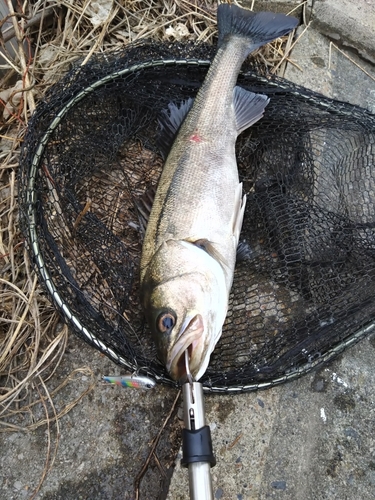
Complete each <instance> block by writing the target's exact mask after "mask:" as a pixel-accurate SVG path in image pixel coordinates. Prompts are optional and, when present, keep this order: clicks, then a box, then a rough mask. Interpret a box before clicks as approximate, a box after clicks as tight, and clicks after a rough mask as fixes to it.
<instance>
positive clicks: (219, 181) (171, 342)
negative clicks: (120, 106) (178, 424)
mask: <svg viewBox="0 0 375 500" xmlns="http://www.w3.org/2000/svg"><path fill="white" fill-rule="evenodd" d="M217 22H218V49H217V52H216V55H215V57H214V59H213V61H212V63H211V65H210V68H209V70H208V72H207V75H206V78H205V80H204V82H203V83H202V86H201V88H200V89H199V91H198V93H197V95H196V97H195V99H194V100H189V101H184V102H183V103H180V104H179V103H170V104H169V106H168V110H167V111H166V112H165V113H164V116H163V117H162V118H161V123H162V134H163V133H164V134H165V137H164V139H165V140H164V143H165V144H167V143H168V142H169V141H170V140H171V139H172V140H173V139H174V140H173V143H172V146H171V148H170V151H169V153H168V154H167V157H166V160H165V163H164V166H163V170H162V173H161V176H160V179H159V182H158V185H157V188H156V192H155V196H154V201H153V204H152V208H151V212H150V214H149V218H148V222H147V227H146V231H145V235H144V240H143V245H142V254H141V261H140V300H141V304H142V307H143V310H144V314H145V317H146V320H147V323H148V325H149V328H150V330H151V334H152V337H153V339H154V342H155V345H156V349H157V355H158V357H159V359H160V360H161V361H162V362H163V363H164V365H165V367H166V369H167V371H168V373H169V375H170V376H171V378H172V379H174V380H176V381H182V380H183V379H184V377H186V363H185V351H187V352H188V363H189V369H190V372H191V375H192V376H193V377H194V379H195V380H199V379H200V378H201V377H202V376H203V374H204V373H205V371H206V370H207V367H208V364H209V359H210V356H211V354H212V352H213V350H214V348H215V345H216V343H217V342H218V340H219V338H220V336H221V332H222V327H223V324H224V321H225V318H226V315H227V310H228V300H229V293H230V289H231V287H232V283H233V276H234V268H235V263H236V250H237V246H238V242H239V238H240V232H241V227H242V221H243V217H244V211H245V204H246V195H244V194H243V193H242V184H241V183H240V182H239V176H238V169H237V162H236V155H235V143H236V139H237V136H238V135H239V134H240V133H241V132H242V131H243V130H245V129H247V128H248V127H250V126H251V125H253V124H254V123H256V122H257V121H258V120H260V119H261V118H262V116H263V114H264V110H265V107H266V106H267V104H268V102H269V99H268V97H267V96H265V95H262V94H255V93H252V92H249V91H247V90H245V89H243V88H241V87H239V86H237V85H236V82H237V77H238V74H239V72H240V69H241V66H242V63H243V61H244V60H245V58H246V57H247V56H248V54H250V53H251V52H253V51H255V50H256V49H257V48H259V47H260V46H262V45H264V44H266V43H268V42H270V41H272V40H273V39H275V38H278V37H280V36H283V35H285V34H287V33H289V32H290V31H291V30H292V29H293V28H295V27H296V25H297V24H298V21H297V19H295V18H293V17H290V16H286V15H284V14H274V13H271V12H259V13H254V12H252V11H249V10H246V9H243V8H240V7H238V6H236V5H233V4H220V5H219V7H218V11H217Z"/></svg>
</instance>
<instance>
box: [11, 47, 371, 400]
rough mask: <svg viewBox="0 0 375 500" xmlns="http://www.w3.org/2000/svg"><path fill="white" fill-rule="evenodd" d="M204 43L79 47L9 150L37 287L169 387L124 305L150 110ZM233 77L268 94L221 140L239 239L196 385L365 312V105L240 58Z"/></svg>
mask: <svg viewBox="0 0 375 500" xmlns="http://www.w3.org/2000/svg"><path fill="white" fill-rule="evenodd" d="M213 53H214V49H213V48H212V47H209V46H205V45H200V46H196V45H192V44H185V45H182V44H172V45H171V44H161V43H156V42H151V41H143V42H140V43H137V44H134V45H131V46H129V47H127V48H125V49H124V50H123V51H121V52H117V53H114V54H105V55H97V56H94V57H93V58H92V59H91V60H90V62H89V63H88V64H86V65H84V66H75V67H74V68H73V69H72V70H71V71H70V72H69V73H68V74H67V75H66V77H65V78H63V80H62V81H61V82H59V83H58V84H57V85H55V86H54V87H53V88H52V89H51V90H50V91H49V92H48V93H47V94H46V96H45V98H44V100H43V102H41V103H40V105H39V106H38V108H37V110H36V112H35V114H34V115H33V117H32V119H31V121H30V123H29V127H28V132H27V135H26V137H25V141H24V145H23V149H22V153H21V161H20V175H19V201H20V207H21V226H22V229H23V232H24V234H25V238H26V241H27V244H28V248H29V252H30V255H31V259H32V262H33V264H34V267H35V269H36V271H37V273H38V275H39V278H40V281H41V283H42V284H43V286H44V288H45V290H46V292H47V294H48V296H49V297H50V299H51V300H52V302H53V303H54V305H55V306H56V307H57V309H58V310H59V311H60V313H61V315H62V317H63V318H64V319H65V321H67V322H68V324H69V325H70V326H71V327H72V328H73V330H74V331H75V332H76V333H77V334H78V335H79V336H80V337H81V338H82V339H83V340H85V341H86V342H88V343H89V344H90V345H92V346H93V347H94V348H96V349H99V350H100V351H102V352H103V353H105V354H106V355H107V356H109V357H110V358H111V359H112V360H113V361H114V362H115V363H118V364H120V365H122V366H124V367H125V368H126V369H127V370H130V371H132V372H133V371H136V372H138V373H140V374H144V375H148V376H151V377H153V378H155V379H156V380H157V381H159V382H163V383H166V384H169V385H177V384H176V383H175V382H174V381H172V380H171V379H170V377H169V376H168V374H167V372H166V370H165V368H164V366H163V365H162V364H161V363H160V362H159V361H158V359H157V357H156V351H155V348H154V345H153V343H152V340H151V337H150V333H149V331H148V327H147V324H146V323H145V321H144V317H143V314H142V311H141V308H140V305H139V298H138V265H139V258H140V252H141V245H142V232H141V231H140V229H139V220H140V218H141V214H140V213H139V209H138V208H137V207H138V206H139V204H138V203H137V201H138V200H139V199H140V198H141V197H142V196H144V194H145V192H147V191H148V190H149V189H150V187H154V186H155V184H156V183H157V179H158V176H159V175H160V171H161V168H162V158H161V155H160V150H159V149H160V148H159V145H158V144H159V143H158V133H159V128H158V118H159V117H160V113H161V112H162V110H163V109H165V108H166V107H167V106H168V104H169V102H171V101H174V102H180V101H183V100H185V99H186V98H188V97H194V95H195V94H196V92H197V91H198V89H199V87H200V85H201V83H202V81H203V79H204V77H205V74H206V72H207V69H208V66H209V63H210V60H211V58H212V57H213ZM238 84H239V85H241V86H243V87H244V88H245V89H248V90H251V91H253V92H260V93H264V94H267V95H268V96H269V97H270V103H269V105H268V106H267V108H266V112H265V115H264V118H263V119H262V120H261V121H259V122H258V123H257V124H256V125H254V126H253V127H251V128H250V129H249V130H247V131H245V132H244V133H243V134H242V135H241V136H240V137H239V139H238V142H237V146H236V150H237V151H236V152H237V159H238V168H239V174H240V179H241V181H242V182H243V185H244V190H245V192H246V193H247V197H248V200H247V207H246V214H245V220H244V225H243V230H242V233H241V239H243V240H245V241H246V243H247V244H248V245H249V248H250V252H249V255H248V258H247V259H245V260H243V261H241V262H239V263H238V264H237V266H236V271H235V279H234V284H233V289H232V293H231V296H230V302H229V312H228V316H227V320H226V322H225V325H224V328H223V334H222V337H221V339H220V341H219V343H218V344H217V346H216V348H215V351H214V353H213V354H212V356H211V361H210V365H209V367H208V370H207V372H206V374H205V375H204V376H203V378H202V380H201V381H202V383H203V385H204V389H205V390H206V391H211V392H241V391H250V390H256V389H260V388H268V387H271V386H273V385H276V384H279V383H282V382H285V381H287V380H290V379H292V378H295V377H298V376H300V375H302V374H304V373H307V372H308V371H309V370H311V369H312V368H314V367H315V366H318V365H319V364H321V363H323V362H326V361H328V360H330V359H332V358H333V357H335V356H336V355H337V354H339V353H340V352H342V351H343V350H344V349H345V348H346V347H348V346H350V345H352V344H354V343H355V342H356V341H358V340H359V339H360V338H362V337H363V336H364V335H366V334H368V333H370V332H371V331H373V329H374V325H375V323H374V319H375V298H374V297H375V293H374V292H375V281H374V273H375V208H374V206H373V203H372V201H371V200H373V199H374V197H375V172H374V171H373V165H374V163H375V162H374V160H375V134H374V131H375V116H374V115H372V114H371V113H369V112H368V111H366V110H364V109H362V108H360V107H357V106H353V105H350V104H348V103H344V102H339V101H335V100H333V99H329V98H326V97H324V96H322V95H320V94H317V93H314V92H312V91H310V90H307V89H305V88H302V87H299V86H297V85H295V84H292V83H290V82H288V81H286V80H284V79H281V78H277V77H269V76H262V75H259V74H257V73H256V72H255V71H254V68H253V67H252V66H251V62H248V63H246V64H245V65H244V67H243V70H242V72H241V74H240V76H239V79H238Z"/></svg>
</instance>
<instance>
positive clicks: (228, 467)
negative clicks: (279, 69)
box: [0, 0, 375, 500]
mask: <svg viewBox="0 0 375 500" xmlns="http://www.w3.org/2000/svg"><path fill="white" fill-rule="evenodd" d="M262 3H263V4H264V3H267V7H271V6H272V8H275V10H281V7H282V5H281V4H285V5H294V6H296V5H297V4H299V2H294V1H291V0H289V1H288V0H287V1H285V2H282V1H281V0H279V1H278V2H277V1H275V2H273V1H267V2H265V1H264V2H261V1H259V2H255V4H256V7H257V8H258V10H260V8H261V4H262ZM338 3H342V2H337V1H335V0H326V1H325V2H323V1H317V2H315V7H319V8H322V9H323V7H324V8H328V7H329V6H332V8H333V7H335V6H336V5H337V4H338ZM345 3H346V2H345ZM351 3H354V2H351ZM355 3H356V5H357V6H358V5H361V6H362V7H363V9H365V8H367V7H366V6H367V5H368V11H364V14H365V16H364V17H365V18H369V17H370V15H373V5H374V4H373V2H366V1H364V0H363V1H362V0H360V1H357V2H355ZM275 4H278V6H277V7H274V5H275ZM323 4H324V5H323ZM285 5H284V7H285ZM359 10H362V9H357V11H359ZM317 12H319V10H317ZM321 12H323V10H322V11H321ZM362 13H363V12H362ZM322 15H323V14H322ZM324 16H325V19H326V20H325V22H326V24H328V25H329V23H330V22H331V19H333V16H331V15H330V14H329V13H328V14H327V13H326V14H324ZM356 20H358V18H356ZM332 22H333V21H332ZM358 22H359V24H358V25H357V24H355V22H354V20H353V25H352V26H357V27H356V30H357V33H358V37H357V36H356V37H354V38H355V40H354V42H355V41H356V40H360V36H359V34H360V33H361V32H362V31H365V30H368V28H367V25H366V24H361V23H362V22H363V21H361V20H358ZM312 26H314V24H313V25H312ZM358 26H359V27H358ZM362 26H363V29H362ZM372 26H373V27H374V26H375V23H373V24H372ZM333 28H334V30H335V33H339V34H340V37H341V38H340V40H341V41H343V40H344V39H346V35H345V34H344V32H343V33H342V36H341V32H340V26H336V25H335V26H332V29H333ZM319 30H322V28H321V25H320V24H319V23H316V24H315V28H314V27H311V28H310V29H309V30H308V31H307V32H306V33H305V34H304V35H303V37H302V38H301V40H300V42H299V43H298V44H297V46H296V48H295V50H294V53H293V57H292V58H293V60H294V61H295V62H296V63H297V64H298V68H301V69H302V70H303V71H301V70H300V69H298V68H297V67H294V66H292V65H289V67H288V72H287V75H286V77H287V78H289V79H290V80H293V81H295V82H297V83H300V84H302V85H305V86H306V87H309V88H312V89H313V90H317V91H320V92H322V93H323V94H325V95H328V96H333V97H335V98H337V99H342V100H347V101H349V102H352V103H355V104H361V105H363V106H365V107H367V108H368V109H370V110H371V111H374V112H375V81H374V80H372V79H371V78H370V77H369V76H367V75H366V74H365V73H364V72H363V71H361V70H360V69H359V68H358V67H357V66H355V65H354V64H353V63H352V62H350V61H349V60H348V59H346V58H345V57H344V56H343V55H342V54H341V53H340V52H339V51H337V50H336V49H335V48H332V47H331V50H330V44H329V39H328V38H326V36H325V35H324V34H323V35H322V34H321V33H320V31H319ZM349 31H350V30H349ZM372 33H373V30H372ZM336 39H337V37H336ZM354 42H353V43H354ZM361 43H362V42H361ZM364 43H365V42H364ZM366 43H367V42H366ZM358 47H359V46H358ZM368 48H369V49H371V50H372V48H371V47H370V45H368ZM358 50H359V48H358ZM360 50H361V51H362V50H364V49H363V47H362V48H361V49H360ZM351 57H353V58H354V59H355V60H356V61H357V62H358V63H359V64H360V65H362V66H363V67H364V69H365V70H366V71H367V72H368V73H370V74H371V75H372V76H373V77H375V68H374V66H372V65H371V64H369V63H368V62H365V61H363V60H362V59H360V58H358V56H357V54H356V53H353V52H352V53H351ZM329 60H330V67H329V66H328V62H329ZM83 365H88V366H90V367H91V369H92V370H93V372H94V378H95V379H96V380H98V383H97V384H96V386H95V388H94V389H93V391H91V392H90V393H89V395H88V396H86V397H85V398H83V400H82V401H81V402H80V404H79V405H78V406H77V407H75V408H74V409H73V410H72V411H71V412H70V413H68V414H67V415H66V416H65V417H63V418H62V419H61V420H60V436H59V446H58V449H57V454H56V459H55V463H54V465H53V467H52V470H51V471H50V472H49V474H48V475H47V477H46V480H45V482H44V483H43V485H42V488H41V490H40V492H39V493H38V495H37V496H36V498H37V499H42V500H60V499H61V500H73V499H74V500H75V499H82V500H83V499H85V500H89V499H90V500H92V499H102V500H118V499H133V498H134V493H133V481H134V479H135V476H136V475H137V474H138V472H139V471H140V469H141V467H142V465H143V464H144V462H145V459H146V457H147V453H148V449H149V443H150V441H151V440H152V438H153V437H154V436H155V435H156V434H157V432H158V431H159V429H160V428H161V426H162V423H163V421H164V419H165V418H166V416H167V414H168V412H169V410H170V408H171V406H172V403H173V400H174V398H175V396H176V392H175V391H174V390H170V389H167V388H165V387H159V386H158V387H157V388H156V389H154V390H152V391H148V392H138V391H136V390H132V389H129V390H126V389H122V388H119V387H108V386H105V385H103V384H102V383H100V382H99V380H100V376H101V375H102V374H109V373H111V374H120V372H121V370H120V368H119V367H116V366H114V365H113V364H112V363H111V362H110V361H109V360H108V359H106V358H105V357H103V356H102V355H100V354H99V353H98V352H97V351H95V350H93V349H91V348H89V347H88V346H86V345H84V344H83V343H82V342H81V341H79V340H78V339H76V338H75V337H74V336H71V338H70V340H69V345H68V350H67V352H66V354H65V356H64V360H63V362H62V364H61V365H60V367H59V370H58V373H57V375H56V382H55V383H56V385H57V384H58V383H59V380H61V379H62V378H63V377H64V376H66V375H67V373H69V372H70V371H71V370H73V369H75V368H78V367H81V366H83ZM374 367H375V339H374V338H367V339H364V340H363V341H361V342H360V343H359V344H357V345H356V346H355V347H353V348H351V349H349V350H347V351H346V352H345V353H344V354H342V355H341V356H340V357H339V358H338V359H336V360H335V361H334V362H333V363H330V364H329V365H327V366H324V367H323V368H321V369H320V370H318V371H314V372H311V373H310V374H308V375H306V376H304V377H303V378H301V379H299V380H296V381H294V382H290V383H288V384H285V385H283V386H279V387H276V388H273V389H270V390H267V391H263V392H258V393H250V394H243V395H237V396H207V397H206V417H207V422H208V423H209V424H210V426H211V430H212V439H213V446H214V451H215V454H216V457H217V465H216V467H215V468H213V469H212V477H213V485H214V495H215V498H216V499H223V500H224V499H225V500H226V499H236V500H245V499H246V500H250V499H254V500H255V499H267V498H276V499H282V500H287V499H288V500H289V499H294V500H299V499H306V500H310V499H311V500H313V499H314V500H315V499H335V500H336V499H337V500H345V499H348V500H351V499H362V500H367V499H372V498H374V497H375V420H374V419H375V415H374V413H375V370H374ZM87 384H88V380H87V375H79V376H78V377H77V379H76V381H75V383H74V384H70V385H69V386H67V387H66V389H64V391H63V392H62V393H61V394H60V396H59V398H58V399H57V403H56V404H57V405H58V406H59V405H62V404H63V402H64V401H65V400H70V399H71V398H72V396H74V395H75V394H78V392H79V391H80V390H81V389H82V388H83V387H85V386H87ZM51 433H52V434H51V436H52V449H53V446H54V442H55V439H56V437H57V431H56V427H55V426H51ZM179 436H180V423H179V420H178V418H177V415H175V414H174V415H173V417H172V419H171V420H170V421H169V423H168V424H167V426H166V429H165V431H164V432H163V434H162V437H161V442H160V445H159V447H158V448H157V458H158V460H159V462H160V466H159V465H158V464H157V461H156V460H155V459H154V458H153V459H152V460H151V462H150V467H149V468H148V470H147V472H146V474H145V476H144V479H143V481H142V483H141V488H140V492H141V496H140V498H145V499H146V498H147V499H158V498H166V496H167V490H168V484H169V479H170V476H171V474H172V471H173V465H174V463H175V462H176V463H177V465H176V468H175V470H174V473H173V477H172V480H171V484H170V487H169V493H168V496H167V498H168V499H169V500H185V499H188V498H189V495H188V477H187V471H186V470H182V469H181V468H180V465H179V458H180V456H179V455H178V456H177V459H176V455H177V453H178V450H179V446H180V438H179ZM47 445H48V442H47V432H46V428H45V427H43V428H40V429H38V430H37V431H35V432H31V433H27V434H26V433H25V434H24V433H13V434H0V500H11V499H14V500H19V499H25V498H30V497H31V495H32V491H33V489H34V488H35V487H36V486H37V484H38V482H39V480H40V477H41V474H42V472H43V468H44V466H45V460H46V451H47ZM179 454H180V452H179ZM161 470H162V472H161Z"/></svg>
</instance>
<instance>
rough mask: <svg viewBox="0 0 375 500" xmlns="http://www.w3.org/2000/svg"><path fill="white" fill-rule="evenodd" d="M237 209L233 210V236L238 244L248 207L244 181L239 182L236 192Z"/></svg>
mask: <svg viewBox="0 0 375 500" xmlns="http://www.w3.org/2000/svg"><path fill="white" fill-rule="evenodd" d="M234 206H235V209H234V212H233V219H232V231H233V237H234V239H235V244H236V246H237V245H238V242H239V241H240V234H241V229H242V222H243V218H244V215H245V207H246V194H244V195H243V196H242V182H241V183H240V184H238V186H237V189H236V192H235V205H234Z"/></svg>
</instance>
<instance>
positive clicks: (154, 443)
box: [134, 390, 181, 500]
mask: <svg viewBox="0 0 375 500" xmlns="http://www.w3.org/2000/svg"><path fill="white" fill-rule="evenodd" d="M180 395H181V390H179V391H178V393H177V396H176V397H175V400H174V401H173V404H172V408H171V409H170V411H169V413H168V415H167V418H166V419H165V420H164V422H163V425H162V426H161V429H160V430H159V432H158V434H157V435H156V436H155V437H154V439H153V440H152V446H151V448H150V451H149V454H148V455H147V458H146V460H145V462H144V464H143V466H142V469H141V470H140V472H139V473H138V474H137V477H136V478H135V480H134V495H135V500H139V486H140V484H141V480H142V478H143V476H144V475H145V473H146V470H147V468H148V465H149V463H150V460H151V457H152V455H153V454H154V453H155V449H156V447H157V445H158V443H159V440H160V437H161V435H162V432H163V431H164V429H165V427H166V425H167V423H168V421H169V419H170V418H171V416H172V415H173V412H174V410H175V408H176V405H177V402H178V399H179V397H180Z"/></svg>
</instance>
